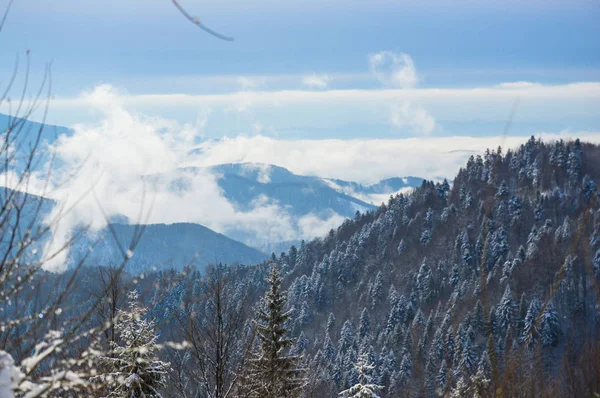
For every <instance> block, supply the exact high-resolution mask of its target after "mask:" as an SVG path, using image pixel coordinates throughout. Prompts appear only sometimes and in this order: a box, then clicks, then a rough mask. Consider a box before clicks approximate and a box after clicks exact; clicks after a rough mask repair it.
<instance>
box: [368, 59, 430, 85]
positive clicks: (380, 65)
mask: <svg viewBox="0 0 600 398" xmlns="http://www.w3.org/2000/svg"><path fill="white" fill-rule="evenodd" d="M368 58H369V67H370V69H371V73H373V75H374V76H375V77H376V78H377V80H379V81H380V82H381V83H382V84H383V85H385V86H391V87H398V88H413V87H415V86H416V85H417V83H418V82H419V76H418V75H417V70H416V68H415V63H414V62H413V59H412V58H411V56H410V55H408V54H404V53H400V54H396V53H394V52H392V51H380V52H378V53H376V54H369V57H368Z"/></svg>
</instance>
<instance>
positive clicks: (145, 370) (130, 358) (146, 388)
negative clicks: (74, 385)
mask: <svg viewBox="0 0 600 398" xmlns="http://www.w3.org/2000/svg"><path fill="white" fill-rule="evenodd" d="M127 297H128V300H129V308H128V309H127V310H126V311H123V310H120V311H119V312H118V314H117V318H116V322H115V331H116V334H117V340H116V341H115V342H111V347H110V348H111V349H110V352H109V353H108V355H105V356H102V357H101V358H100V362H101V364H102V365H103V366H102V367H101V368H100V371H101V372H102V371H103V372H102V373H100V374H98V375H96V376H94V377H92V378H91V379H90V381H91V382H93V383H97V384H99V385H102V386H104V389H105V394H106V395H105V396H106V397H123V398H125V397H126V398H141V397H147V398H151V397H155V398H160V397H162V395H161V394H160V392H159V390H160V389H161V388H163V387H165V381H166V375H167V371H168V369H169V366H170V364H169V363H166V362H163V361H160V360H159V359H158V357H157V355H156V351H157V350H158V346H157V339H158V336H157V334H156V332H155V330H154V326H155V325H154V321H152V320H147V319H144V316H145V314H146V309H145V308H144V307H141V306H140V305H139V304H138V293H137V291H136V290H132V291H131V292H129V293H128V295H127Z"/></svg>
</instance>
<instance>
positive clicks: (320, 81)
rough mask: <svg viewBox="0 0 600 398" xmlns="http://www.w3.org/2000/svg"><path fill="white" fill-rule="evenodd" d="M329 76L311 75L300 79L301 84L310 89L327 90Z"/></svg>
mask: <svg viewBox="0 0 600 398" xmlns="http://www.w3.org/2000/svg"><path fill="white" fill-rule="evenodd" d="M329 80H330V79H329V76H327V75H326V74H320V75H317V74H316V73H313V74H312V75H309V76H305V77H304V78H303V79H302V84H304V85H305V86H307V87H310V88H321V89H322V88H327V86H328V85H329Z"/></svg>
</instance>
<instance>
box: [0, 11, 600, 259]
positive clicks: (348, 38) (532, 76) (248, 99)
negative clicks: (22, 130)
mask: <svg viewBox="0 0 600 398" xmlns="http://www.w3.org/2000/svg"><path fill="white" fill-rule="evenodd" d="M4 3H5V4H6V3H7V1H4ZM180 4H181V6H182V7H184V8H185V10H187V12H188V13H189V14H190V15H192V16H195V17H197V18H198V19H199V20H200V21H201V22H202V23H204V24H205V25H207V26H208V27H209V28H211V29H214V30H215V31H217V32H219V33H221V34H224V35H227V36H231V37H233V38H234V40H233V41H231V42H230V41H223V40H220V39H218V38H215V37H214V36H211V35H209V34H207V33H206V32H204V31H202V30H201V29H199V28H198V27H197V26H195V25H194V24H192V23H191V22H190V21H188V20H187V19H185V17H184V16H183V15H182V14H181V13H180V12H179V11H178V10H177V8H176V7H175V6H174V5H173V4H172V2H171V1H170V0H127V1H123V0H104V1H102V2H98V1H90V0H79V1H76V2H74V1H72V0H14V3H13V5H12V8H11V9H10V13H9V14H8V18H7V20H6V24H5V25H4V27H3V30H2V32H0V46H1V47H2V49H3V50H4V51H2V52H0V88H2V89H3V88H4V87H6V83H7V81H8V80H9V77H10V75H11V73H12V71H13V68H14V66H15V58H16V57H17V56H18V58H19V69H18V71H19V73H17V79H16V81H15V84H14V89H13V90H12V91H10V92H9V95H10V96H12V97H16V96H17V95H19V91H18V90H19V89H20V88H22V86H23V82H24V77H25V76H26V73H25V64H26V63H25V60H26V58H27V57H26V51H29V54H30V55H29V59H30V72H29V85H28V89H27V90H26V92H27V96H28V97H31V96H33V95H34V93H35V92H36V89H37V88H38V87H39V84H40V83H41V81H42V77H43V74H44V71H45V67H46V65H48V64H51V71H52V73H51V76H52V88H51V93H52V95H51V101H50V108H49V109H50V110H49V114H48V116H47V119H46V120H47V122H48V123H51V124H55V125H60V126H67V127H70V128H71V129H72V130H73V134H72V135H70V136H62V137H60V138H59V139H58V140H57V141H56V142H54V143H53V144H52V146H51V149H52V150H53V151H54V152H55V154H56V156H57V160H58V161H59V162H60V164H62V165H63V168H62V169H61V170H58V171H57V172H56V173H55V174H54V181H52V184H51V186H52V188H53V193H52V197H53V198H54V199H56V200H58V201H61V202H62V203H63V205H64V206H63V207H64V208H69V207H70V206H69V204H72V203H74V202H77V203H78V206H79V207H78V208H77V209H74V210H73V211H72V212H71V214H70V215H68V216H66V217H65V223H63V225H62V226H61V227H60V228H57V229H56V230H55V231H54V232H55V235H56V236H57V240H56V242H55V244H56V245H60V244H62V242H64V241H65V240H66V239H68V238H69V236H70V235H69V234H70V231H71V230H72V228H73V226H74V225H76V224H77V223H82V222H83V223H85V224H87V225H91V226H92V227H93V228H92V229H99V228H101V227H102V226H103V225H104V224H105V219H104V214H103V213H107V214H109V215H117V214H118V215H125V216H127V217H129V219H130V220H133V221H135V220H136V219H139V217H140V216H139V214H140V197H141V195H142V194H141V192H142V191H144V190H145V189H147V187H144V186H143V184H142V185H140V181H141V179H140V177H141V176H143V175H145V174H149V173H168V172H170V171H172V170H174V169H177V168H180V167H184V166H200V167H204V166H211V165H215V164H220V163H229V162H232V163H233V162H253V163H268V164H276V165H278V166H282V167H286V168H288V169H290V170H291V171H292V172H295V173H297V174H306V175H317V176H321V177H329V178H340V179H346V180H352V181H358V182H363V183H373V182H376V181H378V180H380V179H383V178H390V177H403V176H408V175H412V176H418V177H423V178H429V179H441V178H449V179H452V178H453V177H454V175H455V174H456V172H457V171H458V169H459V168H460V167H461V166H462V165H464V164H465V161H466V159H467V158H468V157H469V156H471V155H473V154H477V153H482V152H483V151H484V150H485V149H486V148H496V147H498V146H499V145H502V146H503V147H505V148H506V147H509V148H513V147H516V146H518V145H519V144H521V143H523V142H525V141H526V140H527V139H528V137H529V136H531V135H536V136H539V137H543V138H545V139H559V138H565V139H568V138H574V137H580V138H582V139H585V140H588V141H594V142H600V112H599V110H600V40H599V39H598V38H599V37H600V24H598V21H599V20H600V3H599V2H598V1H588V0H573V1H556V0H545V1H538V0H531V1H516V0H504V1H495V0H490V1H476V0H455V1H447V0H433V1H413V0H396V1H392V0H372V1H357V0H344V1H342V0H304V1H302V2H295V1H285V2H282V1H275V0H254V1H240V0H203V1H193V0H180ZM8 107H9V104H8V103H7V102H6V101H4V102H3V103H2V104H0V112H4V113H7V112H9V110H10V109H9V108H8ZM40 118H41V112H37V113H35V114H34V115H33V119H40ZM82 163H83V166H82ZM73 170H77V177H76V178H73ZM38 177H39V181H35V179H34V180H33V181H32V189H33V190H35V189H36V184H37V183H39V185H37V187H38V188H39V189H40V190H41V189H42V188H41V187H42V186H43V179H42V174H40V176H38ZM216 178H218V176H214V175H209V174H200V175H198V176H196V177H195V180H194V187H195V189H192V190H191V191H190V192H189V193H188V194H186V195H185V196H183V197H182V196H177V195H174V194H173V192H171V191H169V184H168V183H169V181H167V183H166V185H165V186H163V187H154V188H153V189H154V191H153V192H149V197H151V198H152V206H151V207H152V212H151V213H148V215H147V216H146V217H145V221H147V222H168V223H170V222H180V221H188V222H198V223H201V224H204V225H206V226H208V227H209V228H212V229H214V230H216V231H218V232H223V233H227V231H228V230H229V229H230V228H231V227H232V226H234V225H238V226H239V225H240V224H241V225H247V226H248V228H256V231H255V233H256V236H257V237H259V238H260V239H263V240H269V241H277V240H289V239H294V238H303V237H311V236H317V235H320V234H322V233H323V231H326V230H328V228H331V227H334V226H335V225H337V224H339V222H340V220H339V217H335V215H334V216H332V217H331V218H330V219H327V220H318V219H316V218H315V217H313V216H311V215H309V216H308V217H307V218H306V219H305V220H299V221H298V220H297V221H298V222H297V225H300V226H303V227H302V228H301V229H302V230H301V231H296V232H292V233H291V235H290V231H293V230H294V228H293V227H292V226H291V223H292V222H295V221H293V220H290V217H289V215H288V214H287V213H286V211H285V209H282V208H280V207H279V206H277V204H273V203H256V205H255V208H254V209H253V210H252V211H250V212H240V211H238V210H237V209H235V208H234V207H233V206H232V205H231V204H230V203H228V202H227V200H226V199H225V198H224V197H223V195H222V192H221V191H220V189H219V188H218V185H217V183H216ZM92 183H93V185H94V190H95V196H89V195H88V196H87V197H86V198H85V199H84V200H81V199H80V197H81V196H82V195H84V194H85V193H86V192H89V190H90V184H92ZM39 193H43V192H39ZM99 203H100V204H102V206H103V209H102V211H99V209H98V204H99ZM199 204H202V205H201V206H200V205H199ZM140 221H141V220H140ZM57 261H62V260H61V259H57Z"/></svg>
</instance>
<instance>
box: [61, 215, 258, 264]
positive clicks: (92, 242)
mask: <svg viewBox="0 0 600 398" xmlns="http://www.w3.org/2000/svg"><path fill="white" fill-rule="evenodd" d="M110 227H111V228H112V229H113V231H114V232H115V235H116V237H117V239H118V242H119V243H118V244H117V242H115V238H114V237H113V235H112V233H111V232H110V231H109V229H108V228H104V229H103V230H102V231H101V232H99V233H98V234H97V235H92V234H88V235H85V236H84V237H82V238H81V239H79V240H78V241H76V242H75V243H74V245H73V247H72V248H71V253H70V256H69V257H70V264H71V266H73V265H74V264H76V263H77V261H78V260H80V259H81V258H82V257H83V256H84V255H86V254H87V256H88V257H87V261H86V264H88V265H119V264H120V263H121V261H122V260H123V255H122V252H121V250H120V248H119V245H120V246H121V247H125V248H127V247H128V244H129V242H130V241H131V238H132V236H133V234H134V229H135V228H136V225H130V224H111V225H110ZM144 228H145V229H144V232H143V235H142V239H141V240H140V242H139V244H138V245H137V246H136V248H135V251H134V253H133V256H132V257H131V258H130V259H129V260H128V262H127V270H128V271H129V272H132V273H140V272H145V271H150V270H151V269H156V268H160V269H167V268H174V269H177V270H181V269H183V267H185V266H187V265H193V266H196V267H197V268H198V269H200V270H202V269H204V268H205V267H206V266H207V265H208V264H215V263H223V264H228V265H232V264H237V263H240V264H254V263H256V262H260V261H263V260H265V259H266V258H267V255H266V254H265V253H262V252H260V251H258V250H256V249H254V248H251V247H248V246H246V245H245V244H243V243H241V242H238V241H235V240H233V239H231V238H228V237H227V236H225V235H223V234H220V233H217V232H215V231H213V230H211V229H209V228H207V227H205V226H202V225H200V224H193V223H175V224H149V225H145V226H144ZM90 247H92V248H93V249H92V250H91V252H90V253H87V252H88V251H89V248H90ZM155 267H156V268H155Z"/></svg>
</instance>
